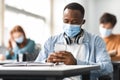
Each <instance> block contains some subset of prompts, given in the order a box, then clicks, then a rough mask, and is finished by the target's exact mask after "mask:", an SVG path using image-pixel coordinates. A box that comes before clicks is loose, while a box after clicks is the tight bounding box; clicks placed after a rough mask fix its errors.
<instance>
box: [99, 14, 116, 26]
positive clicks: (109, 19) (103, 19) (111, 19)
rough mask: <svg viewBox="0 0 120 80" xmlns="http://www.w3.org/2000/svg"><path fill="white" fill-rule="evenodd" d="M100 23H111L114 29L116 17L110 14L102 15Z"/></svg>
mask: <svg viewBox="0 0 120 80" xmlns="http://www.w3.org/2000/svg"><path fill="white" fill-rule="evenodd" d="M100 23H111V24H112V26H113V27H114V26H115V24H116V23H117V19H116V16H115V15H113V14H110V13H104V14H103V15H102V16H101V18H100Z"/></svg>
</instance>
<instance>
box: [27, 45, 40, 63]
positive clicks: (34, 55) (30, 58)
mask: <svg viewBox="0 0 120 80" xmlns="http://www.w3.org/2000/svg"><path fill="white" fill-rule="evenodd" d="M40 50H41V45H40V44H36V45H35V51H34V52H33V53H31V54H30V53H25V57H26V59H25V61H34V60H35V59H36V58H37V56H38V54H39V52H40Z"/></svg>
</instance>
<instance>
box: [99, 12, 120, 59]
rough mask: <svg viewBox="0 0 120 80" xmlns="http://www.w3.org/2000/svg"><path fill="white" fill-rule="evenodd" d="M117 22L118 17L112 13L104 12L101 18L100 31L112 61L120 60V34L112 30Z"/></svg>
mask: <svg viewBox="0 0 120 80" xmlns="http://www.w3.org/2000/svg"><path fill="white" fill-rule="evenodd" d="M116 22H117V19H116V17H115V16H114V15H113V14H110V13H104V14H103V15H102V16H101V18H100V27H99V30H100V33H101V37H102V38H103V40H104V41H105V43H106V47H107V51H108V53H109V54H110V55H111V58H112V61H118V60H120V34H113V33H112V30H113V28H114V27H115V24H116Z"/></svg>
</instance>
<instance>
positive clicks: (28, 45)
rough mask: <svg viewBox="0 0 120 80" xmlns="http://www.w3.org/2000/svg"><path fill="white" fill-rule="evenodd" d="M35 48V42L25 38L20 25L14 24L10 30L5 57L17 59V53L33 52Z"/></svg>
mask: <svg viewBox="0 0 120 80" xmlns="http://www.w3.org/2000/svg"><path fill="white" fill-rule="evenodd" d="M34 50H35V42H34V41H33V40H30V39H27V38H26V35H25V32H24V30H23V29H22V27H21V26H19V25H16V26H15V27H14V28H13V29H12V30H11V32H10V40H9V42H8V51H7V52H6V58H7V59H12V60H14V59H17V54H21V53H22V54H23V53H33V52H34Z"/></svg>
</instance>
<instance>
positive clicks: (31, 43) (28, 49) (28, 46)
mask: <svg viewBox="0 0 120 80" xmlns="http://www.w3.org/2000/svg"><path fill="white" fill-rule="evenodd" d="M34 50H35V42H34V41H32V40H30V39H27V44H26V46H24V47H23V48H19V47H18V46H17V45H16V47H14V48H13V49H12V51H13V53H14V55H12V56H11V55H10V53H9V51H7V52H6V58H7V59H12V60H15V59H17V54H19V53H22V54H23V53H33V52H34Z"/></svg>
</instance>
